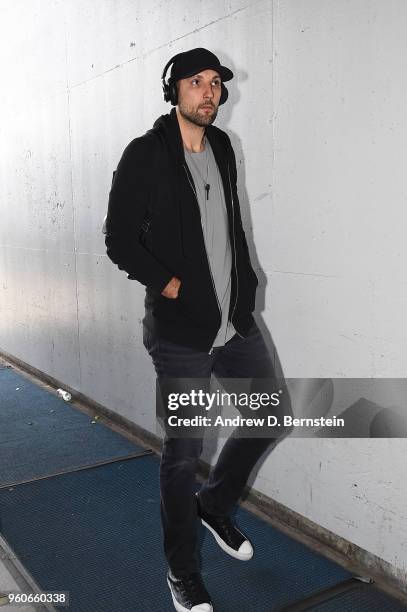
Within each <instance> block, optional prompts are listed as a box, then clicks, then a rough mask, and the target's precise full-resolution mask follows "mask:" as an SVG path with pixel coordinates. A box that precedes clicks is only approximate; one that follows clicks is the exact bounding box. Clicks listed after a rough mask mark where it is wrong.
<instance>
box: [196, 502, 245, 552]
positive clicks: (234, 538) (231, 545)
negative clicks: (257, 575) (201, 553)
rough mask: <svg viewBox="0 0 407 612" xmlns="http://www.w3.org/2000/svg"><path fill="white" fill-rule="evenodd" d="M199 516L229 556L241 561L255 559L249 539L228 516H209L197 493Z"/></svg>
mask: <svg viewBox="0 0 407 612" xmlns="http://www.w3.org/2000/svg"><path fill="white" fill-rule="evenodd" d="M196 501H197V506H198V516H199V517H200V519H201V522H202V525H204V526H205V527H206V528H207V529H209V531H210V532H211V533H212V535H213V537H214V538H215V540H216V542H217V543H218V544H219V546H220V547H221V549H222V550H224V551H225V552H226V553H228V555H231V556H232V557H234V558H235V559H239V560H240V561H249V560H250V559H251V558H252V557H253V552H254V551H253V547H252V545H251V543H250V541H249V540H248V538H247V537H246V536H245V535H244V534H243V533H242V532H241V531H239V529H238V528H237V527H236V525H234V524H233V522H232V520H231V519H230V517H228V516H215V515H213V514H208V513H207V512H205V511H204V510H203V509H202V508H201V504H200V502H199V495H198V493H196Z"/></svg>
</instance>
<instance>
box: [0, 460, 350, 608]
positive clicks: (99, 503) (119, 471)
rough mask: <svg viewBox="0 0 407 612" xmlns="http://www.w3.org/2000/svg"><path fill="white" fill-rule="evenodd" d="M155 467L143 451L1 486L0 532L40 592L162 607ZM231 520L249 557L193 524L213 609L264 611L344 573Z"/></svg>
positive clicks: (82, 602)
mask: <svg viewBox="0 0 407 612" xmlns="http://www.w3.org/2000/svg"><path fill="white" fill-rule="evenodd" d="M158 468H159V461H158V459H157V458H156V457H152V456H148V457H142V458H139V459H134V460H129V461H123V462H118V463H114V464H111V465H107V466H102V467H98V468H94V469H91V470H86V471H82V472H77V473H72V474H65V475H62V476H56V477H54V478H52V479H48V480H43V481H37V482H33V483H28V484H23V485H19V486H17V487H15V488H13V489H12V490H8V489H3V490H2V491H0V506H1V524H0V530H1V532H2V534H3V536H4V537H5V538H6V540H7V541H8V543H9V544H10V545H11V547H12V548H13V549H14V551H15V553H16V554H17V555H18V556H19V557H20V558H21V560H22V561H23V563H24V565H25V566H26V567H27V569H28V570H29V571H30V572H31V573H32V575H33V576H34V578H35V579H36V580H37V581H38V583H39V584H40V586H41V588H42V589H43V590H54V591H57V590H65V591H69V592H70V599H71V606H70V608H69V610H72V612H105V611H106V612H112V610H114V611H115V612H134V611H140V612H148V611H150V610H154V612H168V610H171V609H172V608H171V606H172V603H171V598H170V594H169V591H168V588H167V586H166V582H165V571H166V564H165V561H164V557H163V553H162V545H161V528H160V515H159V489H158ZM236 519H237V521H238V523H239V525H240V526H241V527H242V528H244V529H246V530H247V532H248V533H249V534H250V536H251V538H252V539H253V543H254V545H255V548H256V553H255V556H254V557H253V559H252V560H251V561H250V562H249V563H242V562H240V561H237V560H235V559H232V558H231V557H228V556H227V555H225V554H224V553H223V552H222V551H221V550H220V549H219V548H218V546H217V545H216V544H215V542H214V540H213V538H212V537H211V536H210V534H209V533H208V532H207V531H206V530H204V529H202V530H201V546H202V548H201V553H202V571H203V576H204V579H205V581H206V583H207V586H208V589H209V590H210V593H211V595H212V597H213V601H214V604H215V606H216V608H215V609H216V610H217V611H219V612H232V611H233V612H235V610H236V606H237V605H238V606H239V609H241V610H244V611H245V612H271V611H272V610H277V609H278V607H279V606H281V605H287V604H288V603H290V602H293V601H295V600H297V599H300V598H301V597H306V596H309V595H311V594H313V593H315V592H316V591H319V590H321V589H322V588H326V587H328V586H331V585H333V584H336V583H338V582H339V581H342V580H344V579H346V578H348V577H349V576H350V575H349V573H348V572H346V571H344V570H343V569H342V568H340V567H339V566H337V565H336V564H334V563H332V562H331V561H328V560H326V559H325V558H323V557H321V556H320V555H318V554H316V553H314V552H312V551H310V550H308V549H307V548H306V547H305V546H303V545H302V544H299V543H297V542H295V541H293V540H291V539H290V538H288V537H287V536H285V535H284V534H282V533H280V532H279V531H277V530H275V529H274V528H272V527H270V525H268V524H266V523H264V522H263V521H261V520H259V519H258V518H257V517H255V516H253V515H251V514H250V513H248V512H247V511H245V510H243V509H239V510H238V512H237V515H236ZM61 609H62V608H61Z"/></svg>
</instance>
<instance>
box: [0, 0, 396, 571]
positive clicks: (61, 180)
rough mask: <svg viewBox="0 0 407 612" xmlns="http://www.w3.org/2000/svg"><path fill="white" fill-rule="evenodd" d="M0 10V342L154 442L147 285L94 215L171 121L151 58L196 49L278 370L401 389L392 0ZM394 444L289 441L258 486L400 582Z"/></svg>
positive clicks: (116, 0)
mask: <svg viewBox="0 0 407 612" xmlns="http://www.w3.org/2000/svg"><path fill="white" fill-rule="evenodd" d="M191 6H192V7H193V8H194V10H191ZM1 7H2V20H1V25H0V51H1V58H2V95H1V102H0V103H1V119H2V120H1V122H0V147H1V151H0V173H1V175H0V177H1V181H0V206H1V227H0V266H1V286H0V350H4V351H7V352H8V353H10V354H12V355H14V356H16V357H18V358H20V359H22V360H24V361H26V362H28V363H29V364H31V365H32V366H34V367H36V368H38V369H40V370H42V371H44V372H46V373H47V374H50V375H51V376H54V377H55V378H57V379H58V380H60V381H62V382H64V383H65V384H66V385H68V386H70V387H73V388H74V389H77V390H79V391H81V392H82V393H84V394H86V395H87V396H89V397H91V398H93V399H94V400H96V401H98V402H100V403H102V404H104V405H106V406H107V407H109V408H111V409H113V410H115V411H117V412H118V413H120V414H123V415H124V416H126V417H128V418H130V419H132V420H134V421H135V422H136V423H138V424H139V425H141V426H142V427H145V428H147V429H150V430H152V431H155V424H154V415H153V409H152V406H153V401H154V396H153V388H154V387H153V383H154V372H153V368H152V365H151V363H150V360H149V357H148V355H147V354H146V353H145V350H144V347H143V345H142V341H141V326H140V321H141V317H142V316H143V307H142V303H143V296H144V288H143V287H142V286H141V285H138V284H137V283H136V282H134V281H129V280H127V278H126V275H125V273H123V272H120V271H119V270H118V269H117V268H116V267H115V266H114V265H113V264H112V262H111V261H110V260H109V259H108V258H107V256H106V254H105V246H104V240H103V236H102V234H101V223H102V219H103V217H104V215H105V212H106V207H107V196H108V192H109V188H110V182H111V175H112V171H113V170H114V168H115V167H116V164H117V162H118V159H119V157H120V155H121V152H122V151H123V149H124V147H125V146H126V145H127V143H128V142H129V141H130V140H131V139H132V138H134V137H135V136H137V135H140V134H141V133H143V132H144V131H145V130H146V129H148V128H149V127H151V125H152V122H153V121H154V119H155V118H156V117H157V116H158V115H160V114H162V113H164V112H168V111H169V106H168V105H166V104H165V103H164V102H163V100H162V95H161V83H160V76H161V71H162V68H163V66H164V65H165V63H166V62H167V60H168V59H169V57H171V56H172V55H174V54H175V53H177V52H178V51H181V50H184V49H188V48H192V47H196V46H205V47H208V48H210V49H212V50H213V51H214V52H215V53H217V54H218V55H219V56H220V58H221V59H222V60H223V61H224V62H225V63H226V65H230V66H231V67H232V69H233V70H234V72H235V75H236V78H235V79H234V80H233V81H232V82H231V83H230V87H229V91H230V98H229V101H228V103H227V104H226V105H225V106H224V107H221V110H220V112H219V115H218V119H217V125H219V126H220V127H222V128H223V129H226V130H227V131H228V133H229V134H230V136H231V139H232V142H233V144H234V147H235V150H236V154H237V159H238V164H239V192H240V196H241V207H242V214H243V221H244V225H245V228H246V233H247V236H248V242H249V246H250V250H251V252H252V256H253V259H254V262H255V264H256V266H257V267H258V269H259V277H260V287H259V290H258V307H257V310H258V312H257V315H258V317H257V318H258V321H259V323H260V325H261V326H262V328H263V329H264V331H265V333H266V334H267V338H268V341H271V339H270V334H271V336H272V337H273V339H274V342H275V344H276V347H277V351H278V357H279V359H280V361H281V365H282V367H283V369H284V371H285V374H286V376H288V377H331V378H335V377H389V376H392V377H403V376H406V371H407V362H406V359H405V354H406V350H407V331H406V329H407V328H406V327H405V325H403V323H404V317H403V315H404V312H405V309H406V305H407V284H406V283H407V281H406V278H405V275H404V274H403V272H404V270H403V267H402V266H403V264H404V261H405V256H406V249H407V247H406V246H405V242H404V241H403V240H402V238H403V236H402V233H403V232H404V227H405V222H406V216H407V215H406V206H405V205H406V186H405V182H404V175H405V172H404V170H405V168H404V154H405V142H406V130H407V119H406V115H405V112H404V109H405V106H406V104H405V102H406V96H407V85H406V82H405V79H404V77H403V74H404V73H405V66H404V64H405V55H406V51H407V49H406V39H405V33H404V24H405V22H406V19H407V5H406V3H405V2H403V0H390V1H387V2H380V0H353V1H352V2H349V1H348V0H339V1H338V0H335V1H334V0H308V1H307V2H304V1H301V0H290V1H277V0H274V1H272V0H260V1H250V0H246V1H244V0H230V1H226V0H223V1H219V0H216V1H215V0H206V1H205V2H201V1H198V0H195V1H193V2H190V1H188V2H187V1H186V0H185V1H184V0H169V1H167V2H164V1H158V0H153V1H150V2H149V3H145V2H134V1H133V0H81V1H80V2H79V0H65V1H63V0H17V1H16V0H2V2H1ZM405 450H406V441H405V440H403V439H382V440H368V439H343V440H341V439H335V440H334V439H328V440H309V439H308V440H304V439H295V440H286V441H284V442H283V443H282V444H281V445H279V446H278V447H277V448H276V450H275V451H274V452H273V453H271V455H270V456H269V457H268V458H267V459H266V461H265V462H264V463H263V464H262V466H261V468H260V471H259V472H258V475H257V477H256V478H255V479H254V481H253V483H254V486H255V488H257V489H258V490H260V491H262V492H264V493H266V494H267V495H270V496H272V497H273V498H275V499H276V500H278V501H280V502H281V503H283V504H285V505H287V506H288V507H289V508H291V509H293V510H295V511H297V512H299V513H301V514H302V515H304V516H306V517H308V518H310V519H312V520H313V521H315V522H317V523H319V524H321V525H322V526H323V527H326V528H328V529H330V530H332V531H333V532H334V533H336V534H338V535H340V536H342V537H344V538H346V539H347V540H350V541H352V542H354V543H355V544H357V545H359V546H361V547H363V548H364V549H366V550H367V551H370V552H371V553H373V554H375V555H378V556H379V557H381V558H382V559H384V560H386V561H388V562H389V563H391V564H393V565H394V573H395V574H397V575H398V577H399V579H400V580H401V581H404V582H405V583H407V524H406V520H405V519H406V517H405V508H406V501H407V499H406V493H405V487H404V461H405ZM208 453H209V450H207V452H206V458H208V459H211V460H212V461H213V460H214V459H216V453H215V454H214V455H213V456H212V457H210V456H209V454H208Z"/></svg>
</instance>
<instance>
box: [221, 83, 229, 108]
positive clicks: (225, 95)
mask: <svg viewBox="0 0 407 612" xmlns="http://www.w3.org/2000/svg"><path fill="white" fill-rule="evenodd" d="M228 95H229V92H228V90H227V89H226V87H225V85H224V84H223V83H222V93H221V94H220V99H219V105H220V104H224V103H225V102H226V100H227V99H228Z"/></svg>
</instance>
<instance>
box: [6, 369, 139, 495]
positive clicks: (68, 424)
mask: <svg viewBox="0 0 407 612" xmlns="http://www.w3.org/2000/svg"><path fill="white" fill-rule="evenodd" d="M143 450H144V449H142V448H141V447H140V446H137V445H136V444H134V443H133V442H131V441H130V440H127V439H126V438H124V437H123V436H121V435H120V434H118V433H116V432H114V431H112V430H111V429H109V428H108V427H106V426H105V425H103V424H102V423H100V422H96V423H92V418H91V417H90V416H88V415H86V414H83V413H81V412H79V411H78V410H76V409H75V408H73V407H72V406H71V405H70V404H69V403H68V402H65V401H64V400H63V399H61V398H60V397H58V396H55V395H53V394H52V393H50V392H49V391H47V390H46V389H44V388H42V387H40V386H38V385H36V384H34V383H32V382H31V381H30V380H28V379H27V378H25V377H24V376H22V375H21V374H19V373H17V372H16V371H15V370H14V369H12V368H1V369H0V486H1V485H4V484H8V483H12V482H18V481H21V480H27V479H30V478H35V477H38V476H44V475H47V474H53V473H55V472H58V471H60V470H63V469H72V468H75V467H80V466H83V465H91V464H92V463H94V462H97V461H102V460H108V459H112V458H114V457H120V456H122V455H126V454H130V453H134V452H138V451H140V452H142V451H143Z"/></svg>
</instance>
